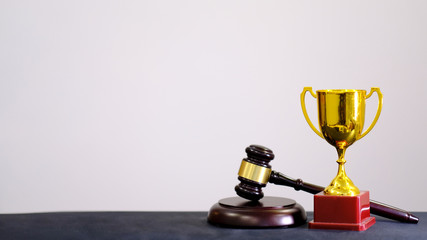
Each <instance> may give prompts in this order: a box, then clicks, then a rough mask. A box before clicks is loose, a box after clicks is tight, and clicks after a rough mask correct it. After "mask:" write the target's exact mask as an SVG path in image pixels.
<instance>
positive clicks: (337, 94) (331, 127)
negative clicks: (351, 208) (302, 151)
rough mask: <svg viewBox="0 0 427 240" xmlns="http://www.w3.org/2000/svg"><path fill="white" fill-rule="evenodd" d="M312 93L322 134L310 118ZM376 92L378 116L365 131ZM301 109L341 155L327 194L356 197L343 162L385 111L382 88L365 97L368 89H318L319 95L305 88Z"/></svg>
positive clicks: (306, 117) (373, 90)
mask: <svg viewBox="0 0 427 240" xmlns="http://www.w3.org/2000/svg"><path fill="white" fill-rule="evenodd" d="M306 92H310V93H311V95H312V96H313V97H314V98H316V99H317V107H318V117H319V127H320V131H319V130H317V129H316V128H315V127H314V125H313V123H312V122H311V120H310V118H309V117H308V114H307V110H306V107H305V94H306ZM374 92H376V93H377V94H378V100H379V101H378V109H377V114H376V116H375V118H374V120H373V122H372V124H371V125H370V127H369V128H368V129H367V130H366V131H365V132H362V130H363V126H364V122H365V101H366V99H368V98H369V97H370V96H371V95H372V94H373V93H374ZM301 107H302V110H303V113H304V117H305V119H306V121H307V123H308V124H309V125H310V127H311V129H312V130H313V131H314V132H315V133H316V134H317V135H319V136H320V137H321V138H323V139H325V140H326V141H327V142H328V143H330V144H331V145H332V146H334V147H335V148H336V150H337V152H338V160H337V163H338V173H337V176H336V177H335V178H334V179H333V180H332V182H331V183H330V184H329V186H327V187H326V188H325V190H324V193H325V194H326V195H335V196H356V195H358V194H359V193H360V191H359V189H358V188H357V187H356V186H355V185H354V184H353V182H352V181H351V180H350V178H349V177H348V176H347V175H346V173H345V169H344V164H345V162H346V160H345V159H344V155H345V151H346V149H347V148H348V147H349V146H350V145H352V144H353V143H354V142H356V141H357V140H359V139H361V138H363V137H364V136H366V134H368V133H369V132H370V131H371V130H372V128H373V127H374V125H375V123H376V122H377V120H378V118H379V116H380V113H381V108H382V94H381V91H380V89H379V88H371V92H370V93H369V94H368V95H366V91H365V90H355V89H327V90H318V91H316V94H315V93H314V92H313V90H312V88H311V87H305V88H304V90H303V92H302V93H301Z"/></svg>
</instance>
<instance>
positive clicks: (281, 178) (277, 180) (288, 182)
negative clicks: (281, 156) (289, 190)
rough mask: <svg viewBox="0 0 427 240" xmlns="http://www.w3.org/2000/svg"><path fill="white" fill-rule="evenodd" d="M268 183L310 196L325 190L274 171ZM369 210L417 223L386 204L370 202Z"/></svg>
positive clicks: (404, 213)
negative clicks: (290, 188) (309, 194)
mask: <svg viewBox="0 0 427 240" xmlns="http://www.w3.org/2000/svg"><path fill="white" fill-rule="evenodd" d="M268 181H269V182H270V183H273V184H277V185H283V186H288V187H293V188H294V189H295V190H297V191H299V190H302V191H304V192H309V193H312V194H316V193H319V192H322V191H323V190H324V189H325V188H324V187H321V186H318V185H314V184H311V183H305V182H304V181H303V180H301V179H293V178H290V177H288V176H286V175H284V174H282V173H280V172H276V171H272V172H271V175H270V179H269V180H268ZM370 209H371V213H372V214H376V215H378V216H382V217H385V218H389V219H394V220H397V221H400V222H405V223H418V217H416V216H415V215H413V214H411V213H409V212H407V211H405V210H402V209H399V208H396V207H393V206H389V205H387V204H384V203H380V202H377V201H374V200H370Z"/></svg>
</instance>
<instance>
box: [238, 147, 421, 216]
mask: <svg viewBox="0 0 427 240" xmlns="http://www.w3.org/2000/svg"><path fill="white" fill-rule="evenodd" d="M246 153H247V155H248V157H247V158H244V159H243V160H242V164H241V165H240V170H239V177H238V179H239V180H240V183H239V184H238V185H237V186H236V187H235V191H236V193H237V195H239V196H240V197H243V198H246V199H248V200H252V201H258V200H259V199H261V198H263V197H264V193H263V192H262V188H263V187H265V186H266V185H267V183H268V182H270V183H273V184H276V185H283V186H289V187H293V188H294V189H295V190H302V191H305V192H309V193H312V194H316V193H319V192H322V191H323V190H324V189H325V188H324V187H321V186H318V185H314V184H311V183H305V182H304V181H303V180H301V179H292V178H290V177H287V176H285V175H283V174H282V173H280V172H276V171H272V170H271V166H270V165H269V162H270V161H271V160H273V159H274V154H273V152H272V151H271V150H270V149H268V148H266V147H263V146H260V145H250V146H249V147H247V148H246ZM370 211H371V213H372V214H376V215H378V216H382V217H385V218H389V219H394V220H397V221H401V222H406V223H418V217H416V216H414V215H413V214H411V213H409V212H407V211H405V210H402V209H398V208H395V207H393V206H389V205H386V204H383V203H380V202H377V201H373V200H371V201H370Z"/></svg>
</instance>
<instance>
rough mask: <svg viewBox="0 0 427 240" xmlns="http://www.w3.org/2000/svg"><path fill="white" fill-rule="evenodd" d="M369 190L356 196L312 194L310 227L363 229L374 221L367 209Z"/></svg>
mask: <svg viewBox="0 0 427 240" xmlns="http://www.w3.org/2000/svg"><path fill="white" fill-rule="evenodd" d="M369 205H370V203H369V192H368V191H361V192H360V194H359V195H357V196H329V195H325V194H324V193H323V192H321V193H318V194H316V195H314V220H313V221H311V222H309V223H308V227H309V228H312V229H336V230H352V231H365V230H366V229H368V228H370V227H371V226H372V225H374V223H375V218H374V217H371V214H370V209H369Z"/></svg>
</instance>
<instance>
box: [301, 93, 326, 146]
mask: <svg viewBox="0 0 427 240" xmlns="http://www.w3.org/2000/svg"><path fill="white" fill-rule="evenodd" d="M307 91H309V92H310V93H311V96H313V97H314V98H317V96H316V94H314V92H313V89H312V88H311V87H305V88H304V90H303V91H302V93H301V108H302V113H304V117H305V120H306V121H307V123H308V125H310V127H311V129H312V130H313V131H314V132H315V133H316V134H317V135H319V137H321V138H323V139H325V138H324V137H323V135H322V134H321V133H320V132H319V130H317V129H316V127H314V125H313V123H312V122H311V120H310V118H309V117H308V114H307V109H306V108H305V94H306V93H307Z"/></svg>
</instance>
